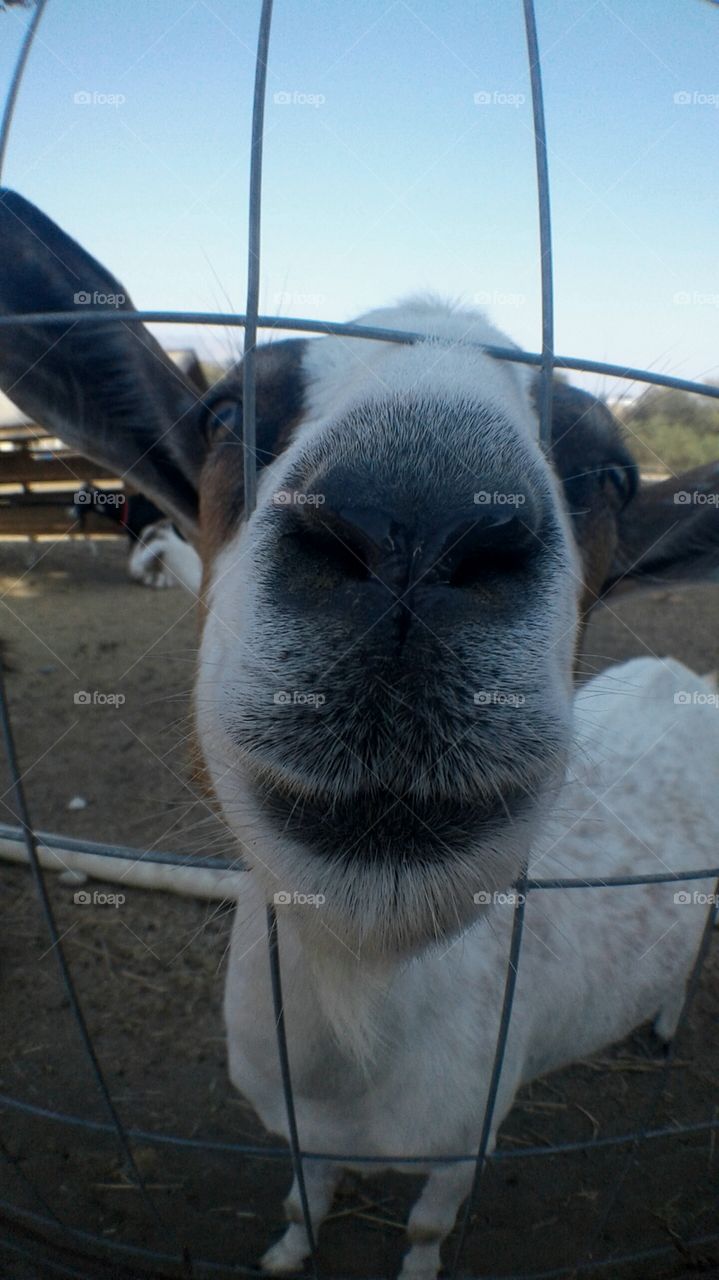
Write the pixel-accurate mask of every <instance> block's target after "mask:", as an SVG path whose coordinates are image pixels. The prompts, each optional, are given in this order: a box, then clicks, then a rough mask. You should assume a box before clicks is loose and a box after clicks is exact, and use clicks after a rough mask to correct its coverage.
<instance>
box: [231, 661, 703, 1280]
mask: <svg viewBox="0 0 719 1280" xmlns="http://www.w3.org/2000/svg"><path fill="white" fill-rule="evenodd" d="M680 693H683V694H687V695H688V696H689V698H690V699H691V702H690V703H689V704H684V703H680V704H677V702H676V695H677V694H680ZM715 703H716V694H715V693H713V692H712V686H711V685H710V684H708V683H706V682H703V681H701V680H699V679H698V677H696V676H694V675H693V674H692V673H691V672H690V671H688V670H687V669H686V668H685V667H683V666H682V665H681V664H680V663H677V662H673V661H667V662H660V661H656V660H653V659H644V658H640V659H636V660H634V661H632V662H628V663H626V664H624V665H623V666H621V667H618V668H613V669H612V671H611V673H610V674H607V675H605V676H598V677H596V678H595V679H594V680H593V681H591V682H590V683H589V684H588V685H587V686H586V687H585V688H584V689H582V690H581V691H580V693H579V694H578V695H577V697H576V699H575V719H576V733H575V741H574V747H573V751H572V755H571V767H570V775H569V777H568V778H567V781H566V782H565V785H564V787H563V789H562V791H561V793H560V795H559V797H558V802H557V807H556V810H555V812H554V814H553V815H552V817H551V818H550V820H549V822H548V824H547V827H546V829H545V831H544V833H543V835H542V837H541V839H540V840H539V842H538V846H537V850H536V851H535V853H534V854H533V856H532V862H531V867H530V873H531V875H532V876H535V877H538V878H539V877H541V878H557V877H563V878H567V877H569V878H572V877H576V878H578V879H580V880H581V879H583V878H600V877H604V876H606V877H609V876H624V875H641V874H647V875H652V874H656V873H660V874H663V873H665V872H681V871H683V870H692V869H697V870H698V869H699V868H700V867H703V866H712V865H714V864H715V863H716V861H717V856H716V785H717V777H719V712H718V711H717V708H716V705H715ZM689 759H691V762H692V764H691V768H688V767H687V761H688V760H689ZM247 880H248V883H247V886H246V888H245V891H244V892H243V894H242V897H241V899H240V901H239V903H238V907H237V915H236V920H235V925H234V932H233V937H232V948H231V955H230V964H229V972H228V980H227V987H226V999H225V1014H226V1019H227V1029H228V1044H229V1051H230V1070H231V1075H232V1080H233V1082H234V1083H235V1085H236V1086H237V1087H238V1089H240V1090H241V1091H242V1092H243V1093H244V1095H245V1096H246V1097H247V1098H249V1099H250V1101H251V1102H252V1104H253V1106H254V1107H255V1108H256V1110H257V1111H258V1113H259V1114H260V1116H261V1118H262V1120H263V1122H264V1123H265V1125H266V1126H267V1127H268V1128H269V1129H271V1130H274V1131H276V1132H279V1133H282V1134H284V1135H285V1136H288V1128H287V1118H286V1114H285V1110H284V1101H283V1094H282V1088H281V1081H280V1075H279V1069H278V1064H277V1054H276V1049H275V1037H276V1031H275V1024H274V1017H273V1012H272V1002H271V993H270V988H269V969H268V962H267V954H266V946H265V945H263V939H264V932H265V918H264V914H265V913H264V903H265V894H264V892H263V888H262V885H261V883H259V882H258V881H257V879H256V877H255V876H252V875H251V876H248V877H247ZM480 882H481V874H479V875H478V879H477V883H478V884H479V883H480ZM506 887H507V888H509V887H510V886H509V885H507V886H506ZM712 889H713V882H711V881H692V882H684V883H676V882H673V883H664V884H658V885H647V886H637V887H628V888H617V887H614V888H607V889H596V888H590V889H573V890H569V889H567V890H548V891H536V890H535V891H533V892H532V893H531V894H530V896H529V900H528V902H527V906H526V919H525V926H524V936H523V944H522V950H521V955H520V963H519V971H518V981H517V987H516V993H515V1000H514V1008H513V1014H512V1021H511V1025H510V1033H509V1038H508V1043H507V1049H506V1056H505V1060H504V1068H503V1071H502V1076H501V1083H500V1088H499V1093H498V1097H497V1105H496V1110H495V1113H494V1119H493V1124H492V1131H491V1138H490V1147H489V1149H490V1150H491V1149H492V1148H493V1146H494V1141H495V1137H496V1132H497V1128H498V1126H499V1125H500V1124H501V1122H502V1120H503V1119H504V1117H505V1116H506V1114H507V1112H508V1111H509V1109H510V1107H511V1105H512V1102H513V1099H514V1096H515V1094H516V1091H517V1089H518V1088H519V1086H520V1085H522V1084H524V1083H526V1082H527V1081H529V1080H532V1079H534V1078H535V1077H536V1076H539V1075H543V1074H544V1073H546V1072H548V1071H552V1070H554V1069H556V1068H558V1067H561V1066H563V1065H565V1064H567V1063H569V1062H571V1061H572V1060H573V1059H576V1058H579V1057H585V1056H587V1055H589V1054H592V1053H595V1052H597V1051H598V1050H599V1049H601V1048H603V1047H604V1046H605V1045H607V1044H610V1043H612V1042H614V1041H616V1040H619V1039H621V1038H622V1037H623V1036H625V1035H627V1034H628V1033H629V1032H630V1031H631V1030H632V1029H633V1028H634V1027H636V1026H638V1025H639V1024H640V1023H641V1022H643V1021H645V1020H647V1019H654V1020H655V1022H654V1025H655V1029H656V1032H657V1034H658V1035H659V1036H660V1037H661V1038H662V1039H663V1040H669V1039H670V1038H671V1037H672V1035H673V1032H674V1029H675V1025H676V1022H677V1018H678V1016H679V1013H680V1009H681V1005H682V1001H683V999H684V994H685V982H686V978H687V976H688V973H689V971H690V969H691V966H692V963H693V961H694V959H695V956H696V953H697V948H698V945H699V940H700V936H701V932H702V928H703V925H704V922H705V920H706V916H707V909H708V908H707V903H708V901H709V898H708V895H710V894H711V892H712ZM480 892H481V891H480ZM290 896H291V894H290ZM511 897H512V895H511V894H509V895H508V894H506V893H505V894H499V895H496V896H495V904H494V905H493V906H492V907H491V910H490V911H489V912H488V914H487V916H486V918H484V919H483V920H481V921H478V922H477V923H476V924H475V925H474V926H473V927H472V928H470V929H469V930H468V931H466V932H465V933H464V934H462V935H461V936H460V937H459V938H457V939H455V940H454V941H450V942H447V941H444V942H442V943H440V944H438V945H433V946H428V947H427V948H426V949H425V950H424V951H423V952H422V953H421V954H420V955H419V956H417V957H414V958H410V959H408V958H407V957H404V956H402V955H395V956H383V957H373V958H371V959H365V958H364V957H362V956H361V955H355V954H353V953H352V952H351V951H350V950H348V948H347V946H346V945H345V944H344V942H343V939H342V937H341V936H339V937H338V936H336V934H335V933H334V932H333V931H331V930H330V929H328V928H326V927H325V926H324V924H323V908H322V906H319V907H313V906H312V905H287V906H283V905H278V906H277V908H276V910H277V912H278V916H279V929H280V940H281V957H282V972H283V975H284V1002H285V1020H286V1026H287V1035H288V1042H289V1051H290V1060H291V1066H292V1080H293V1087H294V1097H295V1107H296V1113H297V1124H298V1131H299V1137H300V1142H301V1144H302V1146H303V1147H304V1148H305V1149H306V1150H311V1151H327V1152H330V1151H331V1152H336V1153H340V1154H341V1153H343V1152H346V1153H347V1155H348V1159H347V1161H346V1162H345V1163H346V1166H347V1167H350V1168H351V1167H353V1166H352V1160H351V1158H349V1157H350V1156H351V1153H354V1154H356V1155H365V1156H379V1157H381V1156H389V1155H391V1154H395V1155H404V1156H419V1155H424V1154H426V1155H428V1156H432V1155H435V1156H439V1155H446V1154H447V1153H454V1154H460V1155H467V1154H471V1153H472V1152H474V1151H476V1148H477V1145H478V1142H479V1135H480V1130H481V1126H482V1118H483V1115H484V1108H485V1103H486V1099H487V1088H488V1085H489V1079H490V1073H491V1069H492V1062H493V1057H494V1052H495V1045H496V1041H497V1033H498V1026H499V1016H500V1010H501V1005H502V997H503V991H504V982H505V975H506V968H507V958H508V954H509V942H510V933H511V925H512V914H513V907H512V906H511V903H510V902H508V901H507V899H508V898H509V899H510V900H511ZM355 1167H356V1168H357V1169H358V1170H359V1171H360V1172H367V1166H362V1165H357V1166H355ZM397 1167H400V1168H401V1166H397ZM373 1168H375V1169H376V1166H373ZM340 1171H341V1166H340V1165H338V1164H337V1163H334V1162H327V1163H326V1164H325V1163H319V1162H317V1161H314V1160H313V1161H307V1162H305V1165H304V1172H305V1180H306V1186H307V1193H308V1199H309V1204H310V1206H311V1213H312V1218H313V1224H314V1227H315V1229H316V1228H317V1227H318V1225H319V1223H320V1222H321V1220H322V1218H323V1217H324V1215H325V1214H326V1212H327V1211H328V1209H329V1206H330V1203H331V1200H332V1195H333V1191H334V1188H335V1185H336V1182H337V1179H338V1177H339V1174H340ZM412 1172H414V1173H416V1172H427V1173H429V1179H428V1182H427V1183H426V1185H425V1189H424V1191H423V1193H422V1195H421V1197H420V1199H419V1200H418V1202H417V1204H416V1205H415V1207H414V1209H413V1211H412V1214H411V1216H410V1219H409V1224H408V1236H409V1240H410V1242H411V1248H410V1250H409V1252H408V1254H407V1255H406V1258H405V1263H404V1267H403V1270H402V1277H403V1280H410V1277H411V1278H412V1280H420V1278H421V1280H433V1278H434V1276H435V1275H436V1272H437V1270H438V1268H439V1265H440V1245H441V1241H442V1239H443V1238H444V1236H445V1235H446V1234H447V1233H448V1232H449V1231H450V1230H451V1228H452V1225H453V1223H454V1219H455V1216H456V1213H457V1210H458V1209H459V1207H460V1205H461V1203H462V1201H463V1199H464V1197H465V1196H466V1194H467V1192H468V1189H469V1185H470V1182H471V1178H472V1173H473V1167H472V1166H471V1165H468V1164H458V1165H451V1166H441V1165H440V1166H438V1167H435V1168H434V1169H431V1168H430V1166H429V1165H427V1166H426V1168H422V1167H420V1168H418V1167H417V1166H413V1168H412ZM286 1207H287V1212H288V1217H289V1219H290V1222H291V1224H292V1225H290V1226H289V1227H288V1229H287V1232H286V1234H285V1235H284V1236H283V1237H282V1239H281V1240H280V1241H279V1242H278V1243H277V1244H276V1245H274V1246H273V1247H272V1248H271V1249H270V1250H269V1252H268V1253H266V1254H265V1257H264V1259H263V1265H264V1267H265V1269H266V1270H268V1271H272V1272H282V1271H285V1270H292V1269H294V1268H295V1267H297V1266H298V1265H299V1263H300V1262H301V1260H302V1258H303V1257H304V1256H305V1254H306V1252H307V1239H306V1234H305V1228H304V1226H303V1225H302V1216H301V1210H300V1203H299V1198H298V1191H297V1185H296V1183H295V1185H294V1186H293V1188H292V1191H291V1193H290V1196H289V1199H288V1201H287V1206H286Z"/></svg>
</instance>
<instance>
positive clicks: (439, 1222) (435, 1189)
mask: <svg viewBox="0 0 719 1280" xmlns="http://www.w3.org/2000/svg"><path fill="white" fill-rule="evenodd" d="M473 1175H474V1165H473V1164H457V1165H450V1166H448V1167H445V1168H439V1169H436V1170H434V1171H433V1172H432V1173H430V1175H429V1177H428V1179H427V1181H426V1183H425V1185H424V1188H423V1190H422V1194H421V1195H420V1197H419V1200H418V1201H417V1203H416V1205H415V1206H414V1208H413V1210H412V1212H411V1214H410V1215H409V1221H408V1223H407V1236H408V1238H409V1242H410V1247H409V1250H408V1251H407V1253H406V1254H405V1256H404V1262H403V1264H402V1270H401V1272H400V1275H399V1280H435V1278H436V1276H437V1273H438V1272H439V1270H440V1268H441V1265H442V1263H441V1258H440V1250H441V1248H442V1241H443V1240H444V1239H445V1237H446V1236H448V1235H449V1233H450V1231H451V1230H452V1227H453V1226H454V1223H455V1219H456V1217H457V1213H458V1211H459V1207H460V1205H461V1204H462V1202H463V1200H464V1199H465V1197H466V1196H467V1195H469V1190H470V1187H471V1185H472V1177H473Z"/></svg>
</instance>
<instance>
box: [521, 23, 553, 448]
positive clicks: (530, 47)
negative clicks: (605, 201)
mask: <svg viewBox="0 0 719 1280" xmlns="http://www.w3.org/2000/svg"><path fill="white" fill-rule="evenodd" d="M524 29H525V34H526V39H527V57H528V59H529V78H530V83H531V86H532V119H533V125H534V149H535V154H536V161H537V203H538V209H539V250H540V254H541V260H542V261H541V281H542V373H541V378H540V384H539V385H540V392H539V439H540V441H541V444H542V446H543V448H544V449H545V451H546V452H547V453H548V452H549V449H550V445H551V442H552V379H553V377H554V271H553V263H552V218H551V209H550V200H549V165H548V163H547V130H546V125H545V121H544V93H543V90H542V68H541V63H540V61H539V42H538V40H537V22H536V16H535V12H534V0H524Z"/></svg>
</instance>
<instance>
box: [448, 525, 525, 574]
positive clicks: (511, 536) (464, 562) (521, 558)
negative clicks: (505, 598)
mask: <svg viewBox="0 0 719 1280" xmlns="http://www.w3.org/2000/svg"><path fill="white" fill-rule="evenodd" d="M537 548H538V542H537V539H536V536H535V530H534V529H533V527H532V525H531V524H530V523H528V522H527V521H526V520H525V519H524V518H523V517H520V516H517V515H516V514H507V515H506V517H505V518H503V519H496V520H493V521H491V522H488V521H486V520H483V519H479V520H477V521H475V522H473V523H472V524H470V525H468V526H465V528H464V529H463V530H455V531H454V538H453V541H452V543H451V544H449V545H448V546H447V550H446V553H445V556H444V569H445V573H446V576H447V578H448V581H449V585H450V586H452V587H472V586H477V585H478V584H480V583H482V582H484V581H486V580H487V578H490V577H495V576H503V577H505V576H507V575H508V574H513V573H516V572H517V571H518V570H520V569H523V568H525V567H526V565H527V564H528V562H529V560H530V559H531V557H532V555H533V554H534V553H535V552H536V550H537Z"/></svg>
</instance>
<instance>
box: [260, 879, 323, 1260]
mask: <svg viewBox="0 0 719 1280" xmlns="http://www.w3.org/2000/svg"><path fill="white" fill-rule="evenodd" d="M267 940H268V944H269V949H270V980H271V982H272V1005H273V1008H274V1013H275V1030H276V1033H277V1052H278V1054H279V1059H280V1074H281V1077H282V1092H283V1093H284V1097H285V1109H286V1111H287V1127H288V1130H289V1142H290V1153H291V1156H292V1168H293V1169H294V1174H295V1178H296V1179H297V1190H298V1191H299V1196H300V1204H301V1206H302V1217H303V1219H304V1225H305V1231H306V1232H307V1241H308V1244H309V1251H310V1259H311V1264H312V1274H313V1276H314V1277H315V1280H316V1277H317V1257H316V1247H315V1236H314V1228H313V1226H312V1215H311V1213H310V1207H309V1201H308V1199H307V1187H306V1185H305V1172H304V1167H303V1163H302V1148H301V1147H300V1140H299V1135H298V1133H297V1117H296V1115H295V1096H294V1091H293V1088H292V1073H291V1071H290V1056H289V1053H288V1050H287V1032H286V1028H285V1006H284V1001H283V998H282V975H281V972H280V948H279V941H278V937H277V914H276V912H275V909H274V907H273V906H272V905H271V904H270V905H269V906H268V907H267Z"/></svg>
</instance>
